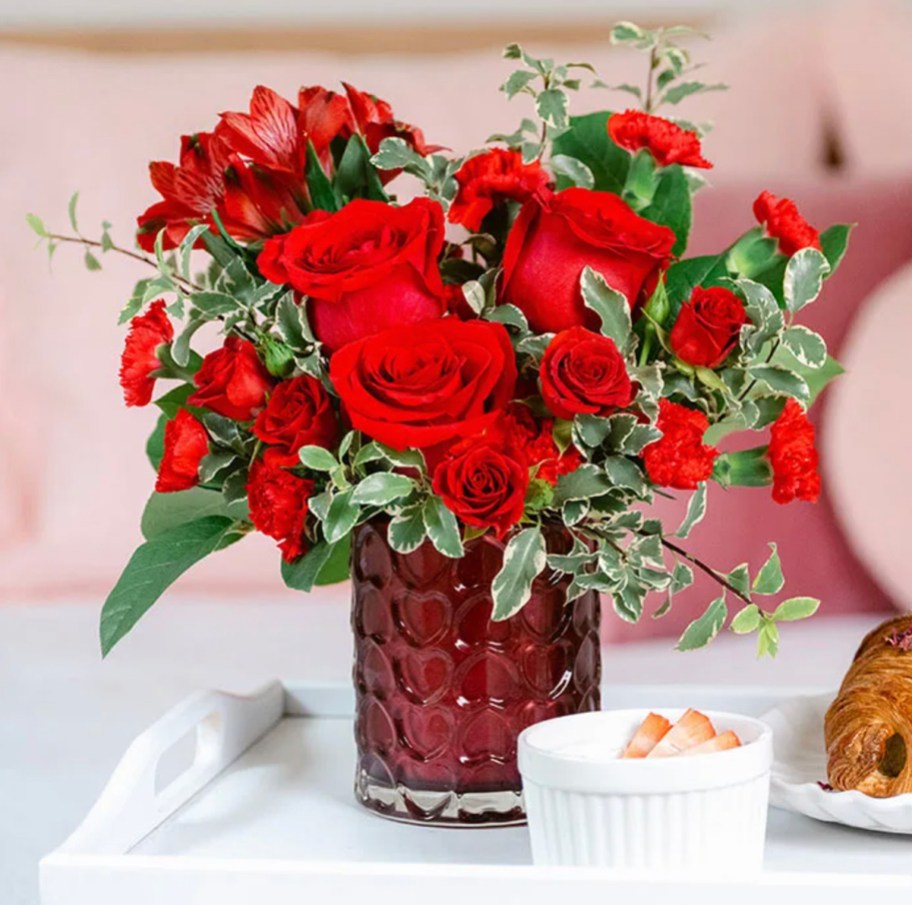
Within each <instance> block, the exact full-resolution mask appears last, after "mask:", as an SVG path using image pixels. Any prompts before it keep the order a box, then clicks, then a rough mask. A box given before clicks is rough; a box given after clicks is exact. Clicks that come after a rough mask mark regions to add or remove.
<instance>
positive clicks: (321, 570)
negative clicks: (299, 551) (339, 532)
mask: <svg viewBox="0 0 912 905" xmlns="http://www.w3.org/2000/svg"><path fill="white" fill-rule="evenodd" d="M350 549H351V548H350V541H349V538H347V537H346V538H344V539H343V540H341V541H339V542H337V543H335V544H328V543H327V542H326V541H319V542H318V543H316V544H314V545H313V546H312V547H311V548H310V549H309V550H308V551H307V552H306V553H305V554H304V555H303V556H302V557H300V558H299V559H298V560H296V561H295V562H293V563H288V562H285V560H282V580H283V581H284V582H285V585H286V586H287V587H289V588H292V589H293V590H295V591H310V590H311V589H312V588H313V587H314V585H319V584H335V583H336V582H339V581H344V580H345V578H346V577H347V576H348V557H349V551H350Z"/></svg>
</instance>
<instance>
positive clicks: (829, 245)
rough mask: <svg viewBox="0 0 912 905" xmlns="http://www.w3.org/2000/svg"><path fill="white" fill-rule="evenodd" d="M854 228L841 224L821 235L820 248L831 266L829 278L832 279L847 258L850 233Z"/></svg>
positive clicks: (852, 225) (851, 225) (850, 225)
mask: <svg viewBox="0 0 912 905" xmlns="http://www.w3.org/2000/svg"><path fill="white" fill-rule="evenodd" d="M853 228H854V224H851V223H850V224H845V223H840V224H837V225H836V226H831V227H830V228H829V229H825V230H824V231H823V232H822V233H821V234H820V247H821V249H822V250H823V256H824V257H825V258H826V259H827V263H828V264H829V265H830V272H829V273H828V274H827V277H828V278H829V277H831V276H832V275H833V274H834V273H835V272H836V268H837V267H839V265H840V264H841V263H842V259H843V258H844V257H845V253H846V249H847V248H848V246H849V233H850V232H851V231H852V229H853Z"/></svg>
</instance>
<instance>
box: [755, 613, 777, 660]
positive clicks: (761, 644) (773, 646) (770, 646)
mask: <svg viewBox="0 0 912 905" xmlns="http://www.w3.org/2000/svg"><path fill="white" fill-rule="evenodd" d="M778 652H779V627H778V626H777V625H776V623H775V622H773V620H772V619H769V618H764V620H763V625H761V626H760V632H759V634H758V635H757V656H758V657H763V656H766V655H767V654H768V655H769V656H771V657H775V656H776V654H777V653H778Z"/></svg>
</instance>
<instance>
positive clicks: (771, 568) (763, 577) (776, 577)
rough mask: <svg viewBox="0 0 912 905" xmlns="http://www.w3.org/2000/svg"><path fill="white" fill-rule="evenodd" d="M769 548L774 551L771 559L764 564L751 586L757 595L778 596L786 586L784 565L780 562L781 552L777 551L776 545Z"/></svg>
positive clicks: (770, 556)
mask: <svg viewBox="0 0 912 905" xmlns="http://www.w3.org/2000/svg"><path fill="white" fill-rule="evenodd" d="M769 547H770V550H771V551H772V552H771V553H770V555H769V559H767V561H766V562H765V563H764V564H763V567H762V568H761V569H760V571H759V572H758V573H757V575H756V577H755V578H754V583H753V585H752V586H751V589H752V590H753V592H754V593H755V594H763V595H764V596H768V595H770V594H778V593H779V592H780V591H781V590H782V587H783V585H784V584H785V578H784V577H783V575H782V563H781V562H780V561H779V551H778V550H777V549H776V545H775V544H770V545H769Z"/></svg>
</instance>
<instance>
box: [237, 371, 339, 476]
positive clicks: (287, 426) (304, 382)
mask: <svg viewBox="0 0 912 905" xmlns="http://www.w3.org/2000/svg"><path fill="white" fill-rule="evenodd" d="M253 433H254V435H255V436H256V437H258V438H259V439H260V440H262V441H263V442H264V443H268V444H270V446H269V448H268V449H267V450H266V452H265V453H264V454H263V459H264V460H265V461H266V462H270V463H272V464H275V465H298V464H299V462H298V450H299V449H300V448H301V447H302V446H323V447H325V448H327V449H330V448H332V447H333V446H334V445H335V442H336V440H337V439H338V436H339V426H338V423H337V422H336V415H335V412H334V411H333V408H332V403H331V401H330V398H329V393H327V392H326V390H325V389H324V388H323V384H322V383H320V381H319V380H315V379H314V378H313V377H309V376H307V375H303V376H301V377H294V378H292V379H291V380H285V381H283V382H282V383H280V384H279V385H278V386H277V387H276V388H275V390H274V391H273V393H272V395H271V396H270V397H269V401H268V402H267V403H266V408H264V409H263V411H262V412H260V414H259V415H257V419H256V422H255V423H254V425H253Z"/></svg>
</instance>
